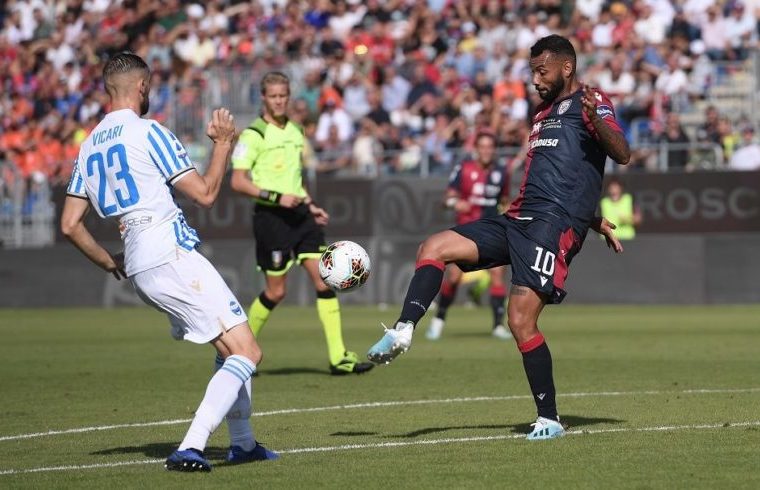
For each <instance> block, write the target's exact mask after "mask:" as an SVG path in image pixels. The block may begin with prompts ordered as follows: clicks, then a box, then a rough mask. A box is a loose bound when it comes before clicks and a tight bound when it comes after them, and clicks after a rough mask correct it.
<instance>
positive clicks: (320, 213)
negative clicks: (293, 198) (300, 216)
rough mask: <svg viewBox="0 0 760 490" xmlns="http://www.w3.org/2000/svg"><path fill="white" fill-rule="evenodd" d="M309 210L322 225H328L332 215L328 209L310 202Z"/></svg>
mask: <svg viewBox="0 0 760 490" xmlns="http://www.w3.org/2000/svg"><path fill="white" fill-rule="evenodd" d="M309 212H310V213H311V215H312V216H314V221H316V222H317V224H318V225H320V226H325V225H327V222H328V221H329V220H330V215H329V214H327V211H325V210H324V209H322V208H320V207H319V206H317V205H316V204H309Z"/></svg>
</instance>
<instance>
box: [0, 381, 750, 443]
mask: <svg viewBox="0 0 760 490" xmlns="http://www.w3.org/2000/svg"><path fill="white" fill-rule="evenodd" d="M754 392H760V388H728V389H711V388H699V389H692V390H681V391H661V390H648V391H601V392H596V393H560V394H558V395H557V396H558V397H560V398H584V397H604V396H653V395H704V394H720V393H754ZM532 399H533V396H532V395H505V396H473V397H460V398H438V399H430V400H400V401H382V402H367V403H351V404H345V405H330V406H325V407H310V408H284V409H280V410H270V411H268V412H257V413H254V414H253V416H254V417H267V416H271V415H287V414H295V413H313V412H327V411H334V410H351V409H360V408H381V407H398V406H407V405H436V404H446V403H470V402H483V401H508V400H532ZM191 420H192V419H174V420H158V421H155V422H135V423H127V424H113V425H99V426H92V427H78V428H74V429H61V430H49V431H46V432H33V433H30V434H17V435H10V436H0V442H2V441H16V440H19V439H33V438H36V437H46V436H57V435H63V434H81V433H86V432H97V431H103V430H113V429H128V428H139V427H155V426H160V425H179V424H187V423H189V422H190V421H191Z"/></svg>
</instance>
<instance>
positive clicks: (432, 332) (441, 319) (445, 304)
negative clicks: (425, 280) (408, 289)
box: [425, 265, 462, 340]
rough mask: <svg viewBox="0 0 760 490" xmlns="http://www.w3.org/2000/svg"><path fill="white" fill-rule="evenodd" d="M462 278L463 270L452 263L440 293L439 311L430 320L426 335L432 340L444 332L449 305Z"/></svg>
mask: <svg viewBox="0 0 760 490" xmlns="http://www.w3.org/2000/svg"><path fill="white" fill-rule="evenodd" d="M461 280H462V270H461V269H460V268H459V267H457V266H455V265H451V266H449V267H447V269H446V277H445V279H444V280H443V284H441V293H440V294H439V295H438V311H436V312H435V317H433V319H432V320H431V321H430V326H428V329H427V332H425V337H427V338H428V339H430V340H438V339H439V338H440V337H441V334H442V333H443V327H444V325H445V324H446V314H447V313H448V311H449V307H450V306H451V304H452V303H454V300H455V299H456V295H457V289H458V288H459V283H460V282H461Z"/></svg>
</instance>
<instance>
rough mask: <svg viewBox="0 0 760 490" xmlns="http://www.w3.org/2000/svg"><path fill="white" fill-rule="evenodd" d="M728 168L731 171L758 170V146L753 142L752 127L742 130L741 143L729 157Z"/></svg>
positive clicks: (759, 166)
mask: <svg viewBox="0 0 760 490" xmlns="http://www.w3.org/2000/svg"><path fill="white" fill-rule="evenodd" d="M728 168H730V169H731V170H760V145H758V144H757V141H755V130H754V128H753V127H752V126H745V127H744V129H742V142H741V146H740V147H739V149H737V150H736V151H735V152H734V154H733V155H732V156H731V160H730V161H729V164H728Z"/></svg>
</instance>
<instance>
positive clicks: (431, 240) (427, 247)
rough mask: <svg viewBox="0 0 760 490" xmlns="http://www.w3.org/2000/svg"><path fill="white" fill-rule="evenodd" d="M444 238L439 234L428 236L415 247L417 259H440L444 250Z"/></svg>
mask: <svg viewBox="0 0 760 490" xmlns="http://www.w3.org/2000/svg"><path fill="white" fill-rule="evenodd" d="M445 247H446V240H443V239H442V237H441V236H440V234H435V235H433V236H430V237H428V238H427V239H426V240H425V241H424V242H422V243H421V244H420V246H419V248H418V249H417V260H418V261H419V260H441V261H442V259H443V255H444V252H445Z"/></svg>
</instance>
